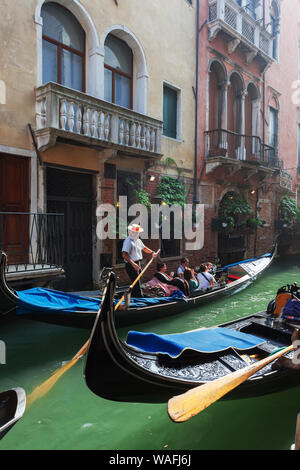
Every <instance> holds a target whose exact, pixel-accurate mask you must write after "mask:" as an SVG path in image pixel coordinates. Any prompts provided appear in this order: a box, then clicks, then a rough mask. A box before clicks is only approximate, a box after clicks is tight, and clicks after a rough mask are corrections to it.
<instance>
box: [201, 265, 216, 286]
mask: <svg viewBox="0 0 300 470" xmlns="http://www.w3.org/2000/svg"><path fill="white" fill-rule="evenodd" d="M209 271H210V266H209V264H208V263H202V264H201V266H200V272H199V273H198V275H197V280H198V282H199V285H198V288H197V289H198V290H203V291H205V290H207V289H208V288H209V287H212V286H213V285H214V284H215V283H216V281H215V278H214V276H213V275H212V274H211V273H210V272H209Z"/></svg>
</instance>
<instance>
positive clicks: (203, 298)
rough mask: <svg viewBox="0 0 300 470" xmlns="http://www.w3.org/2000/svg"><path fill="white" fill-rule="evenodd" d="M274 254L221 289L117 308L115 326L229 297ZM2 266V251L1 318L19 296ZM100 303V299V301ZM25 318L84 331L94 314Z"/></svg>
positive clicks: (12, 310) (33, 314) (39, 313)
mask: <svg viewBox="0 0 300 470" xmlns="http://www.w3.org/2000/svg"><path fill="white" fill-rule="evenodd" d="M275 253H276V248H275V249H274V250H273V252H272V254H271V255H270V256H269V257H266V258H263V259H261V260H258V261H257V263H258V266H257V269H256V270H255V269H253V270H252V271H251V270H250V273H249V274H246V275H245V276H243V277H241V278H240V279H238V280H236V281H234V282H231V283H229V284H227V285H225V286H223V287H216V288H213V289H212V290H210V291H207V292H205V293H202V294H200V295H197V296H193V297H189V298H187V299H185V301H183V300H179V301H174V302H169V303H161V304H157V305H151V306H145V307H129V308H128V309H127V310H121V309H118V311H117V312H116V325H117V327H124V326H128V325H130V324H139V323H145V322H148V321H155V320H157V319H159V318H165V317H167V316H171V315H176V314H181V313H184V312H186V311H187V310H190V309H193V308H197V307H199V306H201V305H203V304H205V303H209V302H212V301H214V300H218V299H220V298H221V297H224V296H230V295H233V294H236V293H237V292H239V291H241V290H242V289H245V288H246V287H247V286H249V285H250V284H251V283H252V282H253V281H255V280H256V279H257V278H258V277H259V276H260V275H261V274H262V273H263V272H264V271H265V269H267V268H268V267H269V266H270V264H271V263H272V261H273V259H274V257H275ZM5 263H6V255H5V253H3V252H2V254H1V259H0V268H1V269H0V315H1V313H2V314H5V313H7V312H8V311H9V312H10V313H11V314H13V313H14V314H16V307H17V303H18V295H17V293H15V292H14V291H12V290H11V289H10V288H9V287H8V285H7V283H6V279H5ZM99 302H100V300H99ZM24 318H27V319H31V320H37V321H40V322H44V323H50V324H55V325H60V326H68V327H73V328H83V329H89V330H91V329H92V327H93V324H94V322H95V318H96V313H95V311H81V312H67V313H66V312H61V311H60V312H55V311H52V312H51V313H50V312H47V311H45V310H43V311H32V312H30V313H27V314H26V315H24Z"/></svg>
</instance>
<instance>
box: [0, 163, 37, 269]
mask: <svg viewBox="0 0 300 470" xmlns="http://www.w3.org/2000/svg"><path fill="white" fill-rule="evenodd" d="M0 213H1V214H0V248H1V249H3V250H4V251H5V252H6V253H7V256H8V262H9V264H15V263H18V264H23V263H27V262H28V250H29V217H30V216H29V214H28V213H29V158H25V157H17V156H11V155H6V154H2V155H0Z"/></svg>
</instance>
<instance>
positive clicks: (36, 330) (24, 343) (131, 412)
mask: <svg viewBox="0 0 300 470" xmlns="http://www.w3.org/2000/svg"><path fill="white" fill-rule="evenodd" d="M295 281H297V282H299V284H300V258H293V259H291V260H289V261H288V260H280V261H276V262H275V263H274V264H273V265H272V266H271V267H270V268H269V269H268V271H267V272H266V273H265V274H264V275H263V276H262V277H261V278H260V279H259V280H257V281H256V282H255V283H254V284H252V285H251V286H250V287H248V288H247V289H245V290H244V291H242V292H240V293H238V294H236V295H234V296H231V297H228V298H224V299H220V300H218V301H216V302H214V303H211V304H210V305H203V306H202V307H201V308H198V309H196V310H191V311H190V312H187V313H184V314H182V315H177V316H174V317H169V318H166V319H162V320H159V321H156V322H152V323H145V324H142V325H137V326H134V325H132V326H131V327H130V329H136V330H139V331H144V332H150V331H152V332H155V333H164V334H165V333H177V332H180V331H185V330H191V329H196V328H199V327H201V326H212V325H215V324H218V323H222V322H225V321H229V320H232V319H235V318H238V317H240V316H246V315H249V314H251V313H255V312H257V311H259V310H263V309H265V308H266V306H267V304H268V302H269V300H270V299H272V298H274V295H275V293H276V291H277V289H278V288H279V287H280V286H281V285H283V284H286V283H291V282H295ZM128 329H129V328H128ZM89 333H90V332H89V331H88V330H81V329H72V328H66V327H59V326H53V325H46V324H42V323H38V322H33V321H30V320H26V319H23V318H19V317H18V318H15V319H12V320H9V321H5V322H1V324H0V339H1V340H3V341H4V342H5V343H6V364H5V365H0V391H3V390H6V389H9V388H12V387H15V386H20V387H23V388H24V389H25V391H26V393H27V394H30V392H31V391H32V390H33V389H34V388H35V387H36V386H38V385H40V384H41V383H42V382H43V381H44V380H46V379H47V378H48V377H49V376H50V375H51V373H52V372H53V371H55V370H56V369H57V368H59V367H60V366H61V365H62V363H63V362H64V361H68V360H70V359H71V358H72V357H73V356H74V354H75V353H76V352H77V351H78V350H79V349H80V347H81V346H82V345H83V344H84V343H85V342H86V340H87V339H88V336H89ZM119 334H120V337H122V338H125V337H126V335H127V329H121V330H120V331H119ZM83 365H84V359H80V360H79V361H78V362H77V363H76V364H75V365H74V366H73V367H72V368H71V369H69V370H68V371H67V372H66V373H65V374H64V375H63V376H62V377H61V378H60V380H59V381H58V382H57V383H56V385H55V386H54V387H53V388H52V389H51V390H50V391H49V392H48V394H47V395H46V396H44V397H43V398H41V399H39V400H37V401H35V402H34V403H33V404H32V405H31V406H30V407H29V408H27V409H26V412H25V414H24V416H23V418H22V419H21V420H20V421H19V422H18V423H17V424H16V425H15V426H14V428H13V429H12V430H11V431H10V432H9V433H8V434H7V435H6V436H5V437H4V438H3V439H2V440H1V441H0V450H75V449H78V450H119V451H122V450H161V451H174V450H190V451H191V450H288V449H289V448H290V446H291V444H292V443H293V442H294V437H295V426H296V418H297V414H298V413H299V412H300V387H297V388H293V389H290V390H286V391H284V392H281V393H276V394H273V395H267V396H263V397H259V398H253V399H243V400H236V401H218V402H216V403H214V404H213V405H211V406H210V407H209V408H208V409H206V410H205V411H203V412H202V413H201V414H199V415H198V416H196V417H194V418H192V419H191V420H190V421H188V422H186V423H182V424H175V423H172V422H171V421H170V419H169V418H168V415H167V406H166V404H155V405H153V404H141V403H119V402H111V401H108V400H104V399H101V398H99V397H97V396H95V395H93V394H92V392H90V391H89V389H88V388H87V387H86V385H85V382H84V378H83ZM120 387H122V384H121V383H120ZM132 454H133V455H134V452H132Z"/></svg>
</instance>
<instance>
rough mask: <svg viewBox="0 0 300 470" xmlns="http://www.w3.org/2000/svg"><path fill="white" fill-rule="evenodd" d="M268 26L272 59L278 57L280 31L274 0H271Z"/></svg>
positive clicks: (276, 6)
mask: <svg viewBox="0 0 300 470" xmlns="http://www.w3.org/2000/svg"><path fill="white" fill-rule="evenodd" d="M270 28H271V35H272V38H273V49H272V56H273V59H275V60H278V59H279V32H280V11H279V7H278V4H277V2H276V1H275V0H273V1H272V4H271V9H270Z"/></svg>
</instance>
